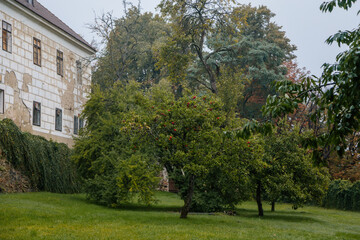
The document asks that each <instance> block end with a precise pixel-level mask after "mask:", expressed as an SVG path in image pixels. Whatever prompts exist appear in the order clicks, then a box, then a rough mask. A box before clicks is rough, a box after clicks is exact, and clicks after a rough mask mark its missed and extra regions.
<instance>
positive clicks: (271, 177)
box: [256, 126, 329, 208]
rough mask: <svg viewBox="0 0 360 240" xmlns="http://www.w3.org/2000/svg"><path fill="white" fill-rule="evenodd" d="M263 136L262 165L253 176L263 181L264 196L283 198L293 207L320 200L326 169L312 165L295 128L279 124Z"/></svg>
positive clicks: (277, 199) (325, 186) (273, 199)
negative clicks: (270, 133)
mask: <svg viewBox="0 0 360 240" xmlns="http://www.w3.org/2000/svg"><path fill="white" fill-rule="evenodd" d="M264 140H265V142H264V143H265V145H264V146H265V158H264V168H263V169H262V170H261V172H259V175H257V176H256V177H257V181H259V180H260V181H261V183H262V187H263V190H264V193H265V196H266V199H267V200H269V201H270V202H276V201H279V200H285V201H286V202H288V203H292V204H294V206H295V207H296V208H297V207H299V206H302V205H303V204H305V203H310V202H317V203H321V200H322V198H323V196H324V195H325V194H326V189H327V186H328V181H329V174H328V170H327V169H326V168H318V167H315V166H314V165H313V162H312V161H311V158H310V156H309V154H308V153H307V152H306V150H305V149H304V148H302V147H301V145H300V144H301V137H300V135H299V134H298V133H297V129H293V130H288V129H286V126H285V127H284V126H282V127H278V128H277V129H276V133H274V134H273V135H269V136H267V137H265V139H264Z"/></svg>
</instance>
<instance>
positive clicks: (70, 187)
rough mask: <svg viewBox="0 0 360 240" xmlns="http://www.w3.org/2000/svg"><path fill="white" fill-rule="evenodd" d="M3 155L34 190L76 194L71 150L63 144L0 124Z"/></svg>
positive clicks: (8, 120) (4, 122)
mask: <svg viewBox="0 0 360 240" xmlns="http://www.w3.org/2000/svg"><path fill="white" fill-rule="evenodd" d="M0 149H1V152H2V155H3V156H4V157H5V158H6V159H7V160H8V161H9V162H10V163H11V164H12V165H13V166H14V168H15V169H17V170H19V171H21V172H22V173H23V174H24V175H26V176H27V177H29V179H30V182H31V186H32V188H34V190H38V191H47V192H56V193H74V192H78V190H79V182H78V178H77V174H76V169H75V167H74V165H73V164H72V162H71V160H70V156H71V149H70V148H69V147H68V146H67V145H66V144H63V143H56V142H53V141H48V140H46V139H45V138H43V137H40V136H35V135H32V134H30V133H23V132H21V131H20V129H19V128H18V127H17V126H16V125H15V124H14V122H13V121H12V120H10V119H4V120H2V121H0Z"/></svg>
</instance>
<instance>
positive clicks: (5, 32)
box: [1, 20, 12, 53]
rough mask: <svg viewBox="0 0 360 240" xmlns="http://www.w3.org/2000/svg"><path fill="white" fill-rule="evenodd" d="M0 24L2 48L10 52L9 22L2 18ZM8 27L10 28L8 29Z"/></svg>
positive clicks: (10, 35) (10, 32)
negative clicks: (0, 28)
mask: <svg viewBox="0 0 360 240" xmlns="http://www.w3.org/2000/svg"><path fill="white" fill-rule="evenodd" d="M1 26H2V30H1V37H2V40H1V42H2V50H4V51H5V52H8V53H12V26H11V24H10V23H8V22H6V21H4V20H3V21H2V25H1ZM8 28H10V30H9V29H8Z"/></svg>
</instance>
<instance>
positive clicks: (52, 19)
mask: <svg viewBox="0 0 360 240" xmlns="http://www.w3.org/2000/svg"><path fill="white" fill-rule="evenodd" d="M15 1H16V2H17V3H19V4H21V5H22V6H24V7H26V8H27V9H29V10H30V11H32V12H34V13H35V14H37V15H38V16H40V17H41V18H43V19H45V20H46V21H48V22H49V23H51V24H52V25H54V26H56V27H57V28H59V29H61V30H62V31H64V32H66V33H67V34H69V35H70V36H72V37H73V38H75V39H76V40H78V41H80V42H81V43H83V44H85V45H86V46H88V47H89V48H91V49H92V50H93V51H94V52H96V50H95V49H94V48H93V47H92V46H91V45H90V44H89V43H88V42H87V41H85V40H84V39H83V38H82V37H81V36H80V35H79V34H77V33H76V32H75V31H74V30H72V29H71V28H70V27H69V26H68V25H66V24H65V23H64V22H63V21H61V20H60V19H59V18H58V17H56V16H55V15H54V14H53V13H51V12H50V11H49V10H48V9H47V8H46V7H44V6H43V5H41V4H40V3H39V2H38V1H36V0H33V4H30V3H28V1H27V0H15Z"/></svg>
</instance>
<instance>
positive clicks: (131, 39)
mask: <svg viewBox="0 0 360 240" xmlns="http://www.w3.org/2000/svg"><path fill="white" fill-rule="evenodd" d="M127 4H128V3H124V8H125V9H126V10H125V14H124V17H121V18H119V19H114V18H113V16H112V15H111V14H105V15H103V16H102V17H100V18H97V19H96V23H95V24H94V25H93V26H91V28H92V29H93V31H94V32H96V33H97V34H98V35H99V36H100V37H101V39H102V42H103V44H105V45H106V47H105V48H104V50H103V51H102V52H101V53H100V54H99V58H98V61H97V63H96V68H95V71H94V73H93V77H92V79H93V82H94V83H96V84H99V85H100V86H101V87H102V88H103V89H104V88H110V87H112V85H113V84H114V83H115V82H116V81H119V82H122V83H123V84H127V83H129V81H131V80H134V81H137V82H139V83H142V84H143V87H145V88H146V87H149V86H151V85H152V84H154V83H157V82H159V80H160V79H161V72H160V71H159V70H158V69H157V67H156V62H157V60H156V58H155V54H156V51H157V50H156V49H158V48H159V47H160V45H161V44H162V42H163V41H165V38H166V36H167V35H168V34H169V31H170V29H169V27H168V25H167V23H166V22H165V21H164V20H163V19H162V18H160V17H159V16H158V15H153V14H152V13H150V12H146V13H141V12H140V8H136V7H131V8H129V9H127Z"/></svg>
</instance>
